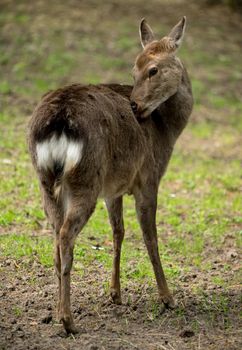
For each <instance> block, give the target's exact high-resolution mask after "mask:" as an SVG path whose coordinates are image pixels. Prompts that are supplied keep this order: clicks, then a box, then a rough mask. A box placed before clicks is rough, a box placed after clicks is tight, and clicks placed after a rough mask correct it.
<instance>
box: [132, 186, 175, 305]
mask: <svg viewBox="0 0 242 350" xmlns="http://www.w3.org/2000/svg"><path fill="white" fill-rule="evenodd" d="M135 200H136V212H137V216H138V219H139V222H140V226H141V229H142V231H143V237H144V242H145V245H146V247H147V250H148V253H149V257H150V260H151V263H152V265H153V269H154V273H155V277H156V282H157V286H158V291H159V296H160V298H161V301H162V302H163V303H164V305H165V306H166V307H170V308H174V306H175V302H174V299H173V297H172V294H171V293H170V291H169V288H168V286H167V282H166V278H165V274H164V271H163V268H162V266H161V261H160V256H159V251H158V243H157V230H156V208H157V193H156V191H153V194H152V193H151V191H150V189H149V194H148V195H145V194H144V193H142V192H141V191H139V192H138V193H136V195H135Z"/></svg>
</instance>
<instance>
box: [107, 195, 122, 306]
mask: <svg viewBox="0 0 242 350" xmlns="http://www.w3.org/2000/svg"><path fill="white" fill-rule="evenodd" d="M106 206H107V209H108V214H109V220H110V223H111V226H112V230H113V254H114V255H113V270H112V279H111V286H110V295H111V298H112V300H113V302H114V303H115V304H121V303H122V300H121V290H120V256H121V247H122V242H123V238H124V223H123V199H122V197H119V198H116V199H113V200H110V199H108V200H106Z"/></svg>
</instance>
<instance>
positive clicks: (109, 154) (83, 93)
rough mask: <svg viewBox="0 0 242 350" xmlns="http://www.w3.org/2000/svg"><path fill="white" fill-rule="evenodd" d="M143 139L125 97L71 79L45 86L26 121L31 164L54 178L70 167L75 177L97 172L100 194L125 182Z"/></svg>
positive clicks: (136, 162) (136, 165)
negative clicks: (48, 88) (56, 86)
mask: <svg viewBox="0 0 242 350" xmlns="http://www.w3.org/2000/svg"><path fill="white" fill-rule="evenodd" d="M145 144H146V141H145V137H144V135H143V131H142V129H141V127H140V125H139V123H138V122H137V120H136V119H135V117H134V115H133V112H132V110H131V108H130V104H129V100H128V98H127V97H124V96H122V95H120V94H119V93H116V92H115V91H113V90H111V89H109V88H108V87H105V86H91V85H90V86H82V85H72V86H68V87H65V88H62V89H59V90H56V91H53V92H50V93H48V94H47V95H45V96H44V97H43V99H42V100H41V102H40V103H39V105H38V106H37V107H36V109H35V111H34V113H33V116H32V118H31V121H30V128H29V146H30V149H31V154H32V157H33V159H32V160H33V163H34V166H35V167H36V169H37V170H38V169H40V168H41V169H42V170H46V172H48V173H50V174H51V175H52V176H54V177H56V178H57V177H61V176H62V177H63V176H64V175H66V174H67V175H68V174H69V173H70V172H71V173H73V172H76V176H75V178H76V179H77V178H83V176H82V175H81V174H84V173H86V174H88V176H89V177H92V176H95V174H98V176H99V177H100V179H101V180H100V181H101V182H102V184H103V186H102V191H103V192H104V195H105V193H106V192H110V191H111V192H113V191H117V187H119V188H120V190H121V188H122V187H125V186H126V187H127V184H126V183H128V182H130V181H131V180H132V179H133V177H134V174H135V173H137V171H138V169H139V168H140V165H141V163H142V160H143V158H144V150H145ZM115 178H117V181H115ZM116 182H117V184H116ZM109 184H112V186H114V187H115V188H113V189H111V188H109ZM111 192H110V193H111Z"/></svg>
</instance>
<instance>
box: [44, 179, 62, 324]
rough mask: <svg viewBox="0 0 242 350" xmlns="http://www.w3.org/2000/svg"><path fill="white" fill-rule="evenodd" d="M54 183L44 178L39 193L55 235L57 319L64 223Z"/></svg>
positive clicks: (52, 180)
mask: <svg viewBox="0 0 242 350" xmlns="http://www.w3.org/2000/svg"><path fill="white" fill-rule="evenodd" d="M54 183H55V181H54V179H51V178H49V179H48V180H46V178H45V181H43V182H41V193H42V200H43V206H44V211H45V213H46V216H47V218H48V221H49V223H50V224H51V225H52V227H53V230H54V233H55V250H54V265H55V272H56V276H57V278H58V301H57V318H58V319H59V313H60V298H61V261H60V229H61V227H62V225H63V221H64V210H63V207H62V203H61V202H60V201H58V200H57V198H56V197H55V195H54Z"/></svg>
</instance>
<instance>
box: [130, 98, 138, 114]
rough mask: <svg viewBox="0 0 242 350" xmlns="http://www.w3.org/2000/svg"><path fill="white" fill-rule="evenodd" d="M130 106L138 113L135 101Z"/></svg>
mask: <svg viewBox="0 0 242 350" xmlns="http://www.w3.org/2000/svg"><path fill="white" fill-rule="evenodd" d="M130 105H131V108H132V110H133V112H137V109H138V105H137V103H136V102H134V101H131V103H130Z"/></svg>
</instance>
